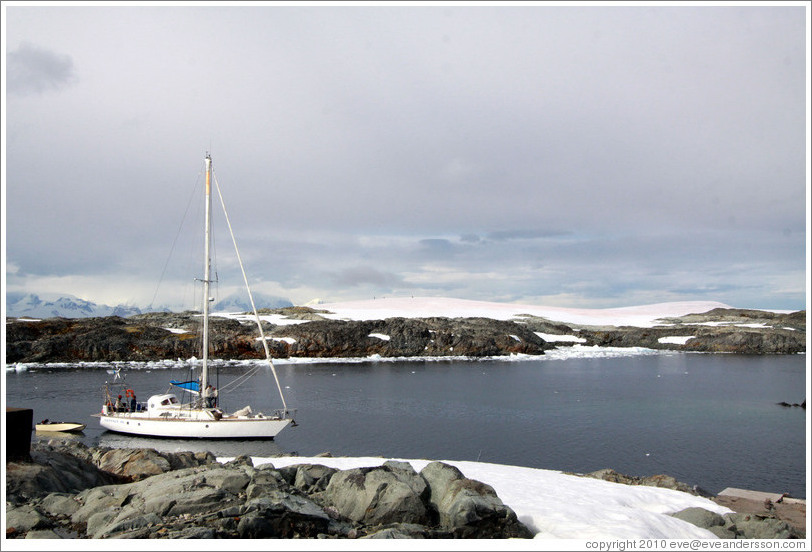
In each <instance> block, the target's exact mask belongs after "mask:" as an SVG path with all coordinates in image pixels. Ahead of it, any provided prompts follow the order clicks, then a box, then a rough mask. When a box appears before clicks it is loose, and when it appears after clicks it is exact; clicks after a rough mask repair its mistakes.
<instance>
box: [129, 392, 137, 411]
mask: <svg viewBox="0 0 812 552" xmlns="http://www.w3.org/2000/svg"><path fill="white" fill-rule="evenodd" d="M136 406H138V403H137V402H136V401H135V395H134V394H133V398H132V400H131V401H130V412H135V407H136Z"/></svg>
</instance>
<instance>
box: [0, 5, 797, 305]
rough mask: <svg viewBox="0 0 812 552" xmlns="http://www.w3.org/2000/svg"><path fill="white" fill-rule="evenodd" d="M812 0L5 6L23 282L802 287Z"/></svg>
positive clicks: (736, 297)
mask: <svg viewBox="0 0 812 552" xmlns="http://www.w3.org/2000/svg"><path fill="white" fill-rule="evenodd" d="M808 7H809V6H808V3H803V2H799V3H797V4H795V5H789V6H780V7H772V6H764V7H759V6H752V5H750V6H735V5H725V6H723V7H712V6H699V7H686V6H678V7H670V6H666V5H660V4H654V5H648V6H646V5H630V6H618V5H605V6H577V5H568V6H563V7H555V6H550V5H543V4H541V5H522V6H503V5H498V6H497V5H494V6H466V5H462V4H458V3H452V4H450V5H441V4H430V5H424V6H417V5H401V6H391V5H390V6H382V5H377V6H376V5H361V6H308V5H305V4H300V5H293V6H287V7H280V6H267V5H262V4H259V3H255V4H249V5H248V6H242V7H233V6H232V5H228V6H226V5H223V6H214V7H212V6H209V7H203V6H195V5H193V4H187V3H183V4H182V5H180V6H176V7H171V6H170V7H166V6H157V7H155V6H153V7H151V6H137V5H136V6H130V7H112V6H104V5H97V4H95V3H91V5H89V6H66V7H62V6H44V5H39V4H37V3H29V4H23V5H19V4H18V5H15V4H13V3H4V5H3V9H4V13H3V24H4V25H5V30H4V34H3V38H4V41H5V43H4V48H5V50H4V55H5V64H4V65H5V70H6V81H5V83H6V88H5V91H4V93H5V96H4V98H5V112H4V114H3V115H4V117H3V124H4V126H5V132H6V140H5V152H4V155H5V159H4V162H3V169H4V172H5V174H4V187H3V189H4V193H5V200H4V202H3V207H4V210H5V213H4V217H3V220H4V225H5V232H4V237H5V248H6V251H5V254H6V257H5V279H6V290H7V292H8V291H28V292H33V293H39V294H45V293H64V294H73V295H77V296H79V297H81V298H84V299H88V300H92V301H96V302H99V303H107V304H110V305H114V304H117V303H129V304H135V305H138V306H145V305H147V304H149V303H150V302H152V301H153V298H154V297H155V296H156V290H159V294H160V297H159V298H158V299H157V302H158V303H173V302H176V301H177V300H180V297H178V296H177V294H178V293H180V289H181V288H182V287H184V286H187V287H188V286H189V285H193V281H194V280H193V279H194V278H195V277H201V276H202V273H201V272H202V268H201V267H202V261H201V260H200V259H199V257H200V255H201V254H202V251H201V249H202V237H200V236H199V235H195V236H193V237H192V238H190V239H191V240H194V241H190V242H187V241H184V240H185V238H182V237H179V238H178V239H177V241H176V235H181V236H182V235H185V233H186V231H187V228H188V229H190V230H189V231H191V232H197V233H198V234H199V233H200V226H199V225H198V222H197V221H196V220H195V217H196V216H197V215H196V214H195V213H198V212H200V209H201V208H202V198H201V197H197V196H194V193H195V190H197V191H198V192H199V191H200V182H201V176H202V170H203V158H204V156H205V154H206V152H207V151H211V154H212V157H213V159H214V168H215V174H216V177H217V181H218V183H219V185H220V187H221V189H222V191H223V194H224V196H225V200H226V204H227V207H228V211H229V215H230V217H231V218H232V223H233V224H234V226H235V231H236V232H237V238H238V243H239V245H240V248H241V253H242V255H243V259H244V261H245V263H246V265H247V269H248V273H249V277H250V278H251V280H252V281H253V283H254V289H256V290H257V291H260V292H263V293H267V294H271V295H276V296H281V297H286V298H289V299H290V300H291V301H293V302H294V303H296V304H303V303H305V302H308V301H310V300H312V299H314V298H321V299H323V300H325V301H341V300H354V299H365V298H372V297H381V296H400V295H415V296H417V295H421V296H425V295H432V296H447V297H458V298H464V299H477V300H488V301H508V302H521V303H532V304H539V305H551V306H564V307H596V308H602V307H617V306H630V305H638V304H646V303H657V302H663V301H683V300H713V301H721V302H724V303H727V304H730V305H732V306H737V307H753V308H773V309H802V308H805V306H806V297H807V295H806V291H807V290H806V285H807V284H806V268H807V259H806V236H807V212H806V208H807V191H808V188H809V185H808V182H807V180H806V178H807V177H806V168H805V163H806V160H807V158H806V153H807V145H806V143H805V139H806V131H807V122H808V113H807V112H806V110H805V108H806V101H807V90H806V88H805V87H806V68H807V64H808V63H809V61H808V58H807V56H808V54H809V51H808V44H807V43H806V37H805V33H806V24H807V18H808V12H807V9H808ZM190 198H194V199H190ZM190 201H192V203H191V204H190ZM187 206H188V209H187ZM184 213H187V214H186V218H185V219H184ZM216 215H218V216H219V215H220V211H216ZM182 220H185V222H184V224H183V226H181V221H182ZM220 220H222V217H221V219H220ZM190 221H191V222H190ZM200 224H202V223H200ZM216 240H217V241H216V251H217V270H218V276H219V279H220V285H219V291H220V293H221V294H223V295H224V294H225V293H227V292H228V291H230V290H231V288H232V287H235V286H237V287H238V286H240V285H241V280H237V279H234V278H235V277H236V278H239V276H238V275H235V274H234V273H233V268H234V263H233V261H232V260H231V259H230V257H229V255H230V252H231V248H230V242H229V241H228V240H229V238H228V236H227V235H223V236H222V237H217V238H216ZM173 244H174V246H173ZM187 249H189V251H187ZM170 251H171V252H172V254H171V255H170ZM189 258H191V259H193V260H192V261H191V263H192V264H191V265H189V266H190V267H191V268H187V269H184V268H176V266H177V265H176V264H175V261H176V260H177V259H189ZM165 267H166V268H165ZM159 283H160V286H159ZM184 289H186V288H184Z"/></svg>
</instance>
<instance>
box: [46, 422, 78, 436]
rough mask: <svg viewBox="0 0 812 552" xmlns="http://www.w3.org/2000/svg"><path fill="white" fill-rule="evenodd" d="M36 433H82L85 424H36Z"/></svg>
mask: <svg viewBox="0 0 812 552" xmlns="http://www.w3.org/2000/svg"><path fill="white" fill-rule="evenodd" d="M35 427H36V430H37V431H60V432H63V433H64V432H70V431H82V430H83V429H85V427H86V426H85V424H77V423H69V422H65V423H61V424H37V425H36V426H35Z"/></svg>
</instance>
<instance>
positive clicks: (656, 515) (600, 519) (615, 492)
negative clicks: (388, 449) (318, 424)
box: [218, 456, 731, 540]
mask: <svg viewBox="0 0 812 552" xmlns="http://www.w3.org/2000/svg"><path fill="white" fill-rule="evenodd" d="M229 460H231V458H218V461H219V462H227V461H229ZM252 460H253V462H254V465H255V466H259V465H261V464H265V463H268V462H270V463H272V464H273V465H274V466H275V467H277V468H282V467H285V466H290V465H293V464H321V465H324V466H329V467H333V468H337V469H341V470H347V469H351V468H361V467H372V466H380V465H381V464H383V463H384V462H386V460H387V459H386V458H377V457H374V458H373V457H353V458H323V457H301V456H285V457H278V458H277V457H274V458H253V459H252ZM395 460H400V461H403V462H409V463H410V464H411V465H412V467H414V469H415V470H417V471H420V470H421V469H423V468H424V467H425V466H426V465H427V464H428V463H429V462H430V460H406V459H395ZM443 462H445V463H447V464H452V465H454V466H456V467H457V468H459V469H460V471H462V473H463V474H464V475H465V476H466V477H468V478H470V479H476V480H478V481H482V482H484V483H487V484H488V485H490V486H491V487H493V488H494V490H495V491H496V494H498V495H499V498H501V499H502V502H504V503H505V504H506V505H508V506H509V507H510V508H512V509H513V511H514V512H516V515H517V516H518V517H519V520H520V521H522V522H523V523H524V524H525V525H527V526H528V528H530V530H531V531H533V532H534V533H535V538H536V539H584V540H591V539H603V540H606V539H647V538H651V539H697V538H698V539H714V538H716V537H715V536H714V535H713V534H712V533H710V532H709V531H706V530H704V529H700V528H699V527H696V526H694V525H692V524H690V523H687V522H684V521H681V520H678V519H676V518H673V517H671V516H669V515H668V514H670V513H674V512H678V511H680V510H683V509H685V508H690V507H694V506H696V507H700V508H705V509H707V510H710V511H713V512H717V513H719V514H726V513H729V512H731V510H729V509H728V508H725V507H723V506H719V505H718V504H716V503H715V502H713V501H711V500H708V499H706V498H702V497H698V496H693V495H690V494H687V493H683V492H680V491H674V490H671V489H662V488H659V487H644V486H629V485H623V484H620V483H611V482H608V481H602V480H599V479H592V478H587V477H578V476H575V475H567V474H564V473H561V472H558V471H552V470H542V469H536V468H525V467H519V466H506V465H500V464H489V463H484V462H469V461H456V460H443Z"/></svg>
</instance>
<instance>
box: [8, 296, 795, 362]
mask: <svg viewBox="0 0 812 552" xmlns="http://www.w3.org/2000/svg"><path fill="white" fill-rule="evenodd" d="M263 314H278V315H283V316H286V317H287V318H289V319H293V320H299V321H306V323H299V324H284V325H273V324H270V323H264V327H263V331H264V333H265V335H266V337H267V340H268V345H269V348H270V352H271V356H272V357H273V358H357V357H361V358H364V357H370V356H375V355H377V356H380V357H384V358H396V357H418V358H419V357H449V358H454V357H473V358H479V357H494V356H507V355H515V354H523V355H543V354H544V353H545V351H549V350H551V349H554V348H558V347H569V346H572V345H574V344H576V343H577V344H580V345H585V346H600V347H645V348H649V349H660V350H674V351H692V352H714V353H720V352H724V353H740V354H797V353H803V352H805V351H806V311H798V312H795V313H791V314H776V313H771V312H767V311H753V310H742V309H715V310H713V311H709V312H707V313H703V314H689V315H686V316H682V317H679V318H670V319H663V320H662V321H661V322H662V324H661V325H658V326H654V327H651V328H639V327H631V326H622V327H615V326H601V327H597V326H579V327H574V326H572V325H568V324H563V323H560V322H555V321H551V320H547V319H544V318H539V317H534V316H530V315H519V316H517V317H516V318H514V319H513V320H494V319H490V318H442V317H432V318H387V319H385V320H369V321H348V320H331V319H327V318H325V316H324V315H325V314H328V313H326V312H325V311H319V310H316V309H311V308H307V307H288V308H283V309H275V310H268V311H264V312H263ZM199 320H200V318H199V314H197V313H194V312H185V313H148V314H142V315H136V316H131V317H128V318H121V317H117V316H110V317H101V318H49V319H45V320H27V319H23V318H21V319H15V318H7V319H6V360H7V362H8V363H10V364H11V363H48V362H115V361H157V360H175V359H178V358H191V357H193V356H197V355H198V354H199V353H198V351H199V347H200V344H199V339H198V337H197V336H198V329H199V325H200V321H199ZM210 326H211V330H212V334H211V338H210V346H211V355H212V357H213V358H219V359H223V360H247V359H260V358H264V349H263V347H262V344H261V343H260V342H259V340H258V337H259V334H258V331H257V328H256V326H255V324H254V322H252V321H248V320H236V319H233V318H223V317H214V318H212V320H211V324H210Z"/></svg>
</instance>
